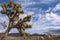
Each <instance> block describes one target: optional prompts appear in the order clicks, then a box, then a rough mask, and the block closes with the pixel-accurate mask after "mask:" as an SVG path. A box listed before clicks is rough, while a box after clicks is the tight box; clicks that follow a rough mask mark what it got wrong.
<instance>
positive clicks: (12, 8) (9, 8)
mask: <svg viewBox="0 0 60 40" xmlns="http://www.w3.org/2000/svg"><path fill="white" fill-rule="evenodd" d="M1 6H2V8H3V10H2V11H1V14H6V15H7V16H8V18H9V25H8V28H7V30H6V32H5V36H6V35H8V34H9V31H10V29H12V28H17V29H18V30H19V32H20V34H21V35H22V36H27V35H28V34H27V33H26V32H25V29H26V28H31V27H32V26H31V25H28V24H27V23H26V22H29V21H30V20H31V15H28V16H26V17H25V18H23V19H21V18H19V15H20V14H24V11H23V10H21V5H20V4H17V3H13V2H12V0H10V1H9V4H6V3H4V4H2V5H1ZM15 21H17V23H16V24H14V23H15Z"/></svg>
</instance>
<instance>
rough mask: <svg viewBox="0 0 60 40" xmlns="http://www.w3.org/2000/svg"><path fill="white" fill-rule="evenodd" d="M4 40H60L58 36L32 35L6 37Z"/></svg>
mask: <svg viewBox="0 0 60 40" xmlns="http://www.w3.org/2000/svg"><path fill="white" fill-rule="evenodd" d="M4 40H60V36H53V35H43V36H42V35H32V36H29V37H21V36H6V37H5V38H4Z"/></svg>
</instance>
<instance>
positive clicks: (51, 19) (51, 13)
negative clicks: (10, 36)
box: [0, 0, 60, 34]
mask: <svg viewBox="0 0 60 40" xmlns="http://www.w3.org/2000/svg"><path fill="white" fill-rule="evenodd" d="M4 2H5V3H8V2H9V1H8V0H0V4H2V3H4ZM13 2H16V3H18V4H21V5H22V9H23V10H24V12H25V14H24V15H22V16H21V17H25V16H26V15H32V20H31V22H30V23H29V24H32V29H27V30H26V32H28V33H31V34H33V33H38V34H44V33H51V34H60V32H59V31H60V0H13ZM0 10H2V8H1V7H0ZM0 19H1V20H0V22H2V20H3V19H4V20H3V22H4V21H6V24H8V17H7V16H6V15H2V14H0ZM0 29H1V32H4V31H5V30H6V29H4V30H3V26H0ZM15 30H16V31H15ZM11 32H18V31H17V29H16V28H15V29H12V30H11Z"/></svg>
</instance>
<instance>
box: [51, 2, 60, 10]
mask: <svg viewBox="0 0 60 40" xmlns="http://www.w3.org/2000/svg"><path fill="white" fill-rule="evenodd" d="M57 10H60V3H58V4H57V5H56V6H55V7H54V9H53V10H52V11H57Z"/></svg>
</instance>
